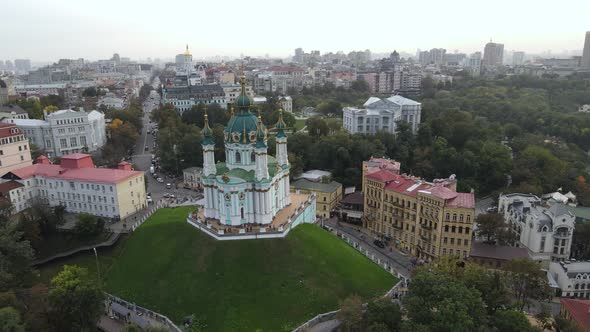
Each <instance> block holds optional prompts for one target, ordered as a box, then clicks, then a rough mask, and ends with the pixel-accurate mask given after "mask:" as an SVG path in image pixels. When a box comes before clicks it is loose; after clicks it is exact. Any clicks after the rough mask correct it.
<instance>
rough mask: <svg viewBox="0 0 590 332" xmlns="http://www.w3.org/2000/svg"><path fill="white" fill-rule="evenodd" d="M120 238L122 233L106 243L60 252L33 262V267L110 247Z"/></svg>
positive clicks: (113, 235) (114, 235) (113, 234)
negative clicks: (95, 249)
mask: <svg viewBox="0 0 590 332" xmlns="http://www.w3.org/2000/svg"><path fill="white" fill-rule="evenodd" d="M120 236H121V233H111V236H109V238H108V239H107V240H106V241H104V242H101V243H96V244H93V245H88V246H83V247H78V248H75V249H72V250H68V251H64V252H60V253H58V254H55V255H53V256H49V257H46V258H43V259H38V260H35V261H33V266H35V265H41V264H45V263H47V262H50V261H52V260H54V259H58V258H64V257H68V256H71V255H73V254H76V253H78V252H81V251H87V250H92V249H94V248H102V247H110V246H112V245H113V244H115V243H117V240H119V237H120Z"/></svg>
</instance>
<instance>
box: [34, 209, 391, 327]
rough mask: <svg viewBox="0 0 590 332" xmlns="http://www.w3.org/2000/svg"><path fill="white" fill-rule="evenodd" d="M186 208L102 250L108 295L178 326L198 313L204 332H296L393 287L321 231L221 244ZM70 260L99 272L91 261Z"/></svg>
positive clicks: (161, 214)
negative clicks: (343, 305) (342, 305)
mask: <svg viewBox="0 0 590 332" xmlns="http://www.w3.org/2000/svg"><path fill="white" fill-rule="evenodd" d="M188 211H189V209H187V208H175V209H162V210H160V211H158V212H157V213H156V214H154V215H153V216H152V217H151V219H150V220H148V221H147V222H146V223H145V224H144V225H142V226H141V227H140V228H139V229H138V230H137V231H136V232H135V233H133V234H132V235H131V236H130V237H129V238H127V239H125V240H124V242H123V243H121V244H120V245H119V246H118V247H117V248H115V249H114V250H112V251H111V252H109V253H101V256H102V260H101V266H103V267H101V269H103V270H104V271H102V273H103V275H104V277H103V282H104V285H105V289H106V290H107V291H109V292H111V293H113V294H115V295H118V296H120V297H122V298H125V299H128V300H132V301H135V302H136V303H137V304H139V305H141V306H145V307H147V308H150V309H153V310H155V311H158V312H161V313H163V314H166V315H168V316H169V317H170V318H172V319H173V320H175V321H180V320H181V319H182V317H184V316H187V315H190V314H194V315H195V317H196V318H198V319H200V320H201V321H202V322H204V323H205V324H206V325H207V329H206V330H207V331H255V330H257V329H260V330H262V331H283V330H285V331H287V330H288V331H290V330H292V328H293V327H295V326H297V325H298V324H300V323H302V322H303V321H305V320H307V319H309V318H311V317H313V316H315V315H316V314H318V313H321V312H325V311H330V310H334V309H335V308H337V307H338V301H339V300H342V299H343V298H345V297H346V296H348V295H350V294H358V295H361V296H362V297H364V298H371V297H374V296H379V295H381V294H383V293H384V292H385V291H386V290H387V289H389V288H390V287H391V286H392V285H393V284H394V283H395V282H396V280H395V278H394V277H393V276H391V275H389V274H388V273H386V272H384V271H383V270H381V269H380V268H379V267H378V266H376V265H375V264H374V263H372V262H371V261H369V260H368V259H366V258H365V257H364V256H362V255H361V254H359V253H357V252H356V251H355V250H354V249H352V248H351V247H349V246H348V245H347V244H345V243H343V242H342V241H341V240H339V239H337V238H335V237H334V236H332V235H330V234H328V233H327V232H325V231H324V230H322V229H321V228H319V227H317V226H314V225H301V226H299V227H297V228H296V229H294V230H293V231H292V232H291V233H290V234H289V236H287V238H285V239H272V240H247V241H224V242H223V241H216V240H214V239H212V238H210V237H209V236H207V235H205V234H203V233H201V232H200V231H199V230H197V229H196V228H194V227H192V226H190V225H189V224H187V223H186V221H185V218H186V215H187V214H188ZM63 263H67V264H71V263H78V264H81V265H85V266H87V267H88V268H89V269H91V270H92V271H95V269H93V268H92V264H93V263H94V261H93V260H92V259H90V258H88V257H76V258H74V259H73V262H67V261H66V262H62V263H61V264H63ZM50 270H53V269H50ZM53 272H54V271H53ZM53 272H50V271H45V273H53Z"/></svg>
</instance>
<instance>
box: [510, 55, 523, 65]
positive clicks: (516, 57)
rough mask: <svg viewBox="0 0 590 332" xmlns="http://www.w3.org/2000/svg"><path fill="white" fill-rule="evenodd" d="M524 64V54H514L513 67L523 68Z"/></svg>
mask: <svg viewBox="0 0 590 332" xmlns="http://www.w3.org/2000/svg"><path fill="white" fill-rule="evenodd" d="M523 63H524V52H514V53H512V65H513V66H522V64H523Z"/></svg>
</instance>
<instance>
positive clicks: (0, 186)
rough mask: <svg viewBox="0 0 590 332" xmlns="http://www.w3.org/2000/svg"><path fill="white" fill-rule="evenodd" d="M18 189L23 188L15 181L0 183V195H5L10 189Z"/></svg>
mask: <svg viewBox="0 0 590 332" xmlns="http://www.w3.org/2000/svg"><path fill="white" fill-rule="evenodd" d="M20 187H24V186H23V185H22V184H20V183H18V182H16V181H7V182H3V183H0V193H3V194H5V193H7V192H9V191H11V190H12V189H16V188H20Z"/></svg>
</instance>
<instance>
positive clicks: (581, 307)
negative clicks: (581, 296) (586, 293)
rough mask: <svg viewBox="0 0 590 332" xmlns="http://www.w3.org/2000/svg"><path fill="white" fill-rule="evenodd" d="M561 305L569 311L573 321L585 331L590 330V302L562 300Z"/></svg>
mask: <svg viewBox="0 0 590 332" xmlns="http://www.w3.org/2000/svg"><path fill="white" fill-rule="evenodd" d="M559 301H560V302H561V305H562V306H563V307H564V308H565V310H567V311H568V312H569V314H570V316H571V318H572V320H573V321H575V322H576V324H578V326H579V327H580V328H581V329H583V330H584V331H588V330H590V311H589V310H590V301H589V300H578V299H564V298H562V299H560V300H559Z"/></svg>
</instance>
